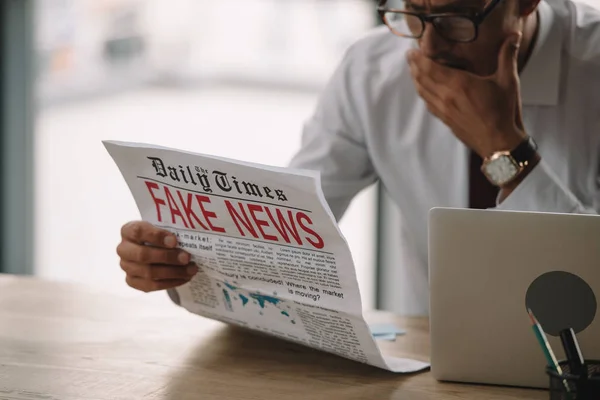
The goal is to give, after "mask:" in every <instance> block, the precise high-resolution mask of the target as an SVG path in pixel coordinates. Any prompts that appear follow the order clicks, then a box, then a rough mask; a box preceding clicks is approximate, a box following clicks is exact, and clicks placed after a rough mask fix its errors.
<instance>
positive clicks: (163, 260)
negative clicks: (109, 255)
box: [117, 240, 190, 265]
mask: <svg viewBox="0 0 600 400" xmlns="http://www.w3.org/2000/svg"><path fill="white" fill-rule="evenodd" d="M117 254H118V255H119V257H120V258H121V259H122V260H125V261H133V262H137V263H140V264H167V265H186V264H188V263H189V262H190V255H189V254H188V253H186V252H185V251H183V250H180V249H161V248H158V247H151V246H145V245H141V244H136V243H134V242H128V241H126V240H123V241H122V242H121V243H120V244H119V246H117Z"/></svg>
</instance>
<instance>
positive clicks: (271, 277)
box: [103, 141, 429, 373]
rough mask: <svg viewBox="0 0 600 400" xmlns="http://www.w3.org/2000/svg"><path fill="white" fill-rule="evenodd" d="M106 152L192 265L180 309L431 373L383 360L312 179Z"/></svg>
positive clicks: (344, 248)
mask: <svg viewBox="0 0 600 400" xmlns="http://www.w3.org/2000/svg"><path fill="white" fill-rule="evenodd" d="M103 143H104V145H105V147H106V149H107V151H108V152H109V154H110V156H111V157H112V158H113V160H114V161H115V163H116V165H117V166H118V168H119V170H120V171H121V173H122V175H123V177H124V179H125V181H126V183H127V185H128V186H129V189H130V190H131V193H132V195H133V197H134V199H135V202H136V204H137V206H138V208H139V211H140V214H141V218H142V219H143V220H145V221H149V222H150V223H152V224H154V225H155V226H158V227H161V228H163V229H167V230H169V231H171V232H173V233H174V234H176V236H177V238H178V242H179V247H180V248H182V249H185V250H186V251H188V252H189V253H190V254H191V255H192V262H195V263H196V264H197V265H198V266H199V269H200V271H199V272H198V274H197V275H196V276H195V277H194V278H193V279H192V280H191V281H190V282H188V283H187V284H185V285H183V286H180V287H178V288H177V289H176V290H177V295H178V297H179V300H180V302H179V303H180V305H181V306H182V307H184V308H185V309H187V310H188V311H190V312H192V313H195V314H198V315H201V316H204V317H208V318H212V319H215V320H219V321H223V322H226V323H231V324H236V325H240V326H243V327H246V328H249V329H253V330H257V331H261V332H263V333H267V334H270V335H274V336H277V337H280V338H283V339H286V340H290V341H293V342H297V343H300V344H303V345H306V346H310V347H313V348H316V349H320V350H323V351H326V352H329V353H333V354H336V355H339V356H342V357H345V358H348V359H352V360H355V361H359V362H362V363H367V364H370V365H373V366H376V367H379V368H383V369H386V370H390V371H394V372H400V373H408V372H417V371H421V370H424V369H426V368H428V367H429V364H427V363H423V362H420V361H416V360H410V359H400V358H386V357H384V356H383V355H382V353H381V352H380V350H379V348H378V346H377V343H376V342H375V339H374V338H373V336H372V335H371V332H370V330H369V326H368V325H367V323H366V321H365V319H364V317H363V314H362V304H361V298H360V292H359V287H358V282H357V279H356V272H355V267H354V263H353V260H352V257H351V254H350V249H349V247H348V244H347V242H346V240H345V239H344V237H343V235H342V233H341V231H340V230H339V227H338V225H337V223H336V221H335V218H334V216H333V214H332V212H331V210H330V209H329V207H328V205H327V203H326V201H325V198H324V196H323V193H322V190H321V182H320V176H319V174H318V172H315V171H301V170H294V169H289V168H275V167H269V166H264V165H257V164H252V163H247V162H241V161H235V160H229V159H224V158H221V157H215V156H208V155H201V154H196V153H191V152H186V151H181V150H174V149H169V148H165V147H160V146H154V145H147V144H139V143H123V142H115V141H104V142H103Z"/></svg>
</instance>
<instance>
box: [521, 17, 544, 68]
mask: <svg viewBox="0 0 600 400" xmlns="http://www.w3.org/2000/svg"><path fill="white" fill-rule="evenodd" d="M539 25H540V23H539V15H538V11H537V10H536V11H535V12H532V13H531V14H529V15H528V16H527V18H526V19H525V22H524V23H523V38H522V39H521V47H520V49H519V59H518V64H519V72H521V71H523V68H525V65H527V62H528V61H529V57H530V56H531V53H532V52H533V48H534V47H535V43H536V39H537V36H538V30H539Z"/></svg>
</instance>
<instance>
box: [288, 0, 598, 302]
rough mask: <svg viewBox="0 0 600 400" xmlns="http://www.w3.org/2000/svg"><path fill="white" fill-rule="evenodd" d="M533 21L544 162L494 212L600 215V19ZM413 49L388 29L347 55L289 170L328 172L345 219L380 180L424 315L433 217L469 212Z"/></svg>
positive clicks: (533, 123)
mask: <svg viewBox="0 0 600 400" xmlns="http://www.w3.org/2000/svg"><path fill="white" fill-rule="evenodd" d="M538 11H539V22H540V26H539V36H538V40H537V42H536V45H535V48H534V50H533V53H532V55H531V57H530V59H529V62H528V63H527V65H526V67H525V69H524V70H523V71H522V73H521V77H520V78H521V95H522V104H523V119H524V125H525V128H526V131H527V133H528V134H530V135H531V136H532V137H533V138H534V139H535V140H536V141H537V143H538V145H539V153H540V154H541V156H542V161H541V163H540V164H538V166H537V167H536V168H535V169H534V170H533V171H532V172H531V173H530V174H529V175H528V176H527V177H526V178H525V179H524V181H523V182H522V183H521V184H520V185H519V186H518V188H517V189H516V190H515V191H514V192H513V193H512V194H511V195H510V196H509V197H508V198H507V199H506V200H505V201H503V202H502V203H501V204H499V205H498V206H497V209H500V210H524V211H546V212H563V213H597V212H598V211H599V210H600V179H599V174H598V172H599V166H600V162H599V158H598V155H599V150H600V12H598V11H597V10H595V9H593V8H591V7H589V6H587V5H584V4H580V3H575V2H571V1H562V0H544V1H542V2H541V3H540V5H539V7H538ZM414 45H415V41H414V40H410V39H403V38H399V37H397V36H394V35H393V34H392V33H391V32H390V31H389V30H388V28H387V27H385V26H382V27H378V28H376V29H375V30H373V31H372V32H370V33H369V34H367V35H366V36H365V37H363V38H362V39H361V40H359V41H358V42H356V43H355V44H354V45H352V46H351V47H350V48H349V50H348V51H347V53H346V54H345V56H344V58H343V60H342V62H341V64H340V65H339V67H338V68H337V69H336V71H335V72H334V74H333V76H332V78H331V80H330V81H329V83H328V85H327V86H326V88H325V89H324V92H323V93H322V96H321V97H320V101H319V103H318V105H317V108H316V110H315V112H314V114H313V115H312V116H311V118H310V119H309V120H308V121H307V123H306V125H305V127H304V131H303V136H302V145H301V148H300V150H299V151H298V153H297V154H296V155H295V157H294V158H293V159H292V161H291V163H290V165H291V166H293V167H298V168H306V169H314V170H318V171H320V172H321V176H322V186H323V191H324V194H325V197H326V199H327V201H328V203H329V206H330V207H331V209H332V211H333V213H334V215H335V216H336V218H338V219H339V218H341V217H342V215H343V214H344V212H345V210H346V208H347V206H348V205H349V203H350V201H351V200H352V198H353V197H354V196H355V195H356V194H357V193H358V192H359V191H361V190H362V189H363V188H365V187H366V186H368V185H370V184H372V183H374V182H375V181H376V180H377V179H379V180H380V181H381V183H382V184H383V185H384V186H385V188H386V189H387V191H388V192H389V194H390V196H391V198H392V199H393V200H394V202H395V203H396V204H397V206H398V209H399V210H400V213H401V215H402V221H403V227H402V228H403V230H404V231H405V232H407V233H408V234H409V235H410V239H411V240H410V243H411V253H412V255H411V257H410V259H411V260H412V261H411V263H410V265H404V267H405V268H410V269H412V271H411V272H410V273H409V274H407V275H409V276H411V277H412V278H411V279H413V280H414V282H411V285H413V286H414V288H416V289H415V290H413V291H412V292H413V293H414V296H416V301H418V303H419V304H421V306H422V310H423V311H424V312H426V311H427V309H428V298H429V293H428V274H427V216H428V212H429V210H430V209H431V208H432V207H434V206H446V207H468V165H469V158H468V156H469V151H468V149H467V148H466V147H465V146H464V145H463V144H462V143H461V142H460V141H459V140H458V139H456V138H455V136H454V135H453V134H452V132H451V131H450V130H449V128H447V127H446V126H445V125H444V124H443V123H442V122H441V121H440V120H438V119H437V118H436V117H434V116H433V115H431V114H430V113H429V112H428V110H427V107H426V106H425V103H424V102H423V101H422V99H421V98H420V97H419V95H418V93H417V92H416V90H415V87H414V85H413V82H412V79H411V75H410V71H409V67H408V66H407V63H406V59H405V53H406V52H407V50H409V49H410V48H411V47H412V46H414ZM400 245H401V244H400ZM401 262H402V260H399V263H401Z"/></svg>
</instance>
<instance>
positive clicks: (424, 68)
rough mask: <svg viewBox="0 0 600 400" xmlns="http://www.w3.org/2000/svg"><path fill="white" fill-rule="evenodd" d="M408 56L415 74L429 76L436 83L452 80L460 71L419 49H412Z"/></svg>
mask: <svg viewBox="0 0 600 400" xmlns="http://www.w3.org/2000/svg"><path fill="white" fill-rule="evenodd" d="M407 57H408V62H409V65H410V66H411V69H413V68H414V73H413V76H417V77H419V78H420V77H423V76H427V77H429V79H431V80H432V81H433V82H435V83H436V84H440V83H447V82H450V80H451V78H452V76H453V75H455V74H457V73H458V72H459V71H455V70H453V69H452V68H449V67H446V66H444V65H442V64H439V63H437V62H435V61H433V60H432V59H431V58H429V57H427V56H425V55H424V54H423V53H422V52H421V51H419V50H410V51H409V52H408V56H407ZM460 72H462V71H460Z"/></svg>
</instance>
